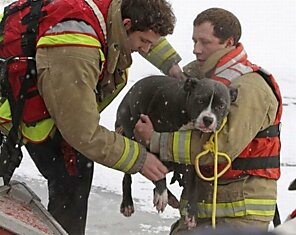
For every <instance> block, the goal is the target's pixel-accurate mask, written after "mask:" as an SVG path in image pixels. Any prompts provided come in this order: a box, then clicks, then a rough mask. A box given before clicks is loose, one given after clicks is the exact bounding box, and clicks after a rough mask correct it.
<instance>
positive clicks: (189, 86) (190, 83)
mask: <svg viewBox="0 0 296 235" xmlns="http://www.w3.org/2000/svg"><path fill="white" fill-rule="evenodd" d="M197 85H198V80H197V79H196V78H187V79H186V80H185V82H184V90H185V91H186V92H191V91H192V90H193V89H194V88H195V87H196V86H197Z"/></svg>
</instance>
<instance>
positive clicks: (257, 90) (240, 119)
mask: <svg viewBox="0 0 296 235" xmlns="http://www.w3.org/2000/svg"><path fill="white" fill-rule="evenodd" d="M232 84H233V85H234V86H236V87H237V88H238V97H237V99H236V101H235V102H234V103H233V104H232V105H231V107H230V113H229V115H228V121H227V123H226V125H225V126H224V127H223V129H222V131H221V132H220V134H219V135H218V146H219V151H220V152H224V153H227V154H228V155H229V156H230V157H231V158H232V160H234V159H235V158H236V157H237V156H239V154H240V153H241V152H242V151H243V150H244V148H245V147H246V146H247V145H248V144H249V143H250V142H251V141H252V139H253V138H254V137H255V136H256V134H257V133H258V132H259V131H261V130H264V129H265V128H267V127H268V126H270V125H272V124H273V123H274V120H275V117H276V113H277V109H278V101H277V99H276V97H275V95H274V94H273V92H272V90H271V88H270V87H269V86H268V85H267V83H266V82H265V81H264V79H263V78H261V77H260V75H258V74H257V73H251V74H247V75H244V76H242V77H240V78H238V79H236V80H235V81H234V82H233V83H232ZM209 137H210V135H209V134H204V133H201V132H200V131H179V132H174V133H155V134H154V135H153V137H152V140H151V144H153V145H154V146H151V147H152V149H153V151H152V152H159V153H160V158H161V160H163V161H174V162H178V163H183V164H194V162H195V157H196V156H197V154H199V153H200V152H202V151H203V150H204V149H203V146H204V144H205V143H206V142H207V141H208V139H209ZM212 160H213V157H212V156H210V155H209V154H208V155H205V156H204V157H202V158H201V159H200V164H201V165H204V164H212V163H213V161H212ZM219 160H220V162H221V161H223V159H222V160H221V159H220V158H219Z"/></svg>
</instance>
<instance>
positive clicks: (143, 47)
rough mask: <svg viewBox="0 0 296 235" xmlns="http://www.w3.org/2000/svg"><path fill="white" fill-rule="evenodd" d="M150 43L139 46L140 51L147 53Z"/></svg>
mask: <svg viewBox="0 0 296 235" xmlns="http://www.w3.org/2000/svg"><path fill="white" fill-rule="evenodd" d="M151 45H152V44H151V43H145V44H144V45H143V46H142V47H141V51H142V52H144V53H148V52H149V50H150V48H151Z"/></svg>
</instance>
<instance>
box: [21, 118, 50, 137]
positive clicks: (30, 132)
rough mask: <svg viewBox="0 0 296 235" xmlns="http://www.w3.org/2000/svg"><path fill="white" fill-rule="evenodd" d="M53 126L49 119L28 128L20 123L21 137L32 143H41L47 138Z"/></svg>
mask: <svg viewBox="0 0 296 235" xmlns="http://www.w3.org/2000/svg"><path fill="white" fill-rule="evenodd" d="M54 126H55V125H54V121H53V120H52V119H51V118H48V119H45V120H42V121H39V122H37V123H36V125H35V126H30V127H29V126H26V125H25V124H24V123H22V124H21V128H22V135H23V136H24V137H25V138H26V139H28V140H30V141H32V142H43V141H44V140H46V139H47V138H48V136H49V135H50V133H51V131H52V129H53V128H54Z"/></svg>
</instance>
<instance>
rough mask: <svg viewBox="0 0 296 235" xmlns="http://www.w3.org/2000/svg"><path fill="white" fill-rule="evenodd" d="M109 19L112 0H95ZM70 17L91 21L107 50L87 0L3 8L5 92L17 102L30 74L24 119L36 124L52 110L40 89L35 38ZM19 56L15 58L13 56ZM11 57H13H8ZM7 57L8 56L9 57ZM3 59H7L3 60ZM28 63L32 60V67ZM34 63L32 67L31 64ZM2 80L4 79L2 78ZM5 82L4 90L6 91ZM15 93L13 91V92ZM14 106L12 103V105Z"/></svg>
mask: <svg viewBox="0 0 296 235" xmlns="http://www.w3.org/2000/svg"><path fill="white" fill-rule="evenodd" d="M92 1H93V2H94V3H95V5H96V6H97V7H98V8H99V10H100V12H101V13H102V15H103V18H104V21H105V22H106V21H107V13H108V8H109V6H110V3H111V0H92ZM67 19H72V20H73V19H74V20H81V21H84V22H86V23H87V24H89V25H91V26H92V28H93V29H94V30H95V32H96V34H97V35H98V39H99V41H100V42H101V44H102V47H103V51H106V39H105V37H106V35H104V32H103V30H102V29H101V26H100V23H99V20H98V18H97V17H96V15H95V13H94V11H93V9H92V8H91V7H90V6H89V5H88V3H87V1H85V0H63V1H55V0H37V1H29V0H19V1H17V2H14V3H12V4H10V5H9V6H7V7H6V8H5V9H4V16H3V19H2V22H1V25H0V33H1V32H2V33H1V34H2V35H3V40H2V42H0V58H1V61H2V62H1V68H2V69H1V71H2V74H3V76H2V77H4V76H6V77H7V79H8V81H9V84H6V85H5V84H4V87H7V86H9V85H10V87H11V88H10V89H8V91H7V89H6V91H4V93H6V94H1V95H2V96H6V97H9V96H10V100H12V102H9V103H10V106H12V104H11V103H14V102H17V101H18V99H19V97H20V96H21V95H22V94H21V92H22V91H21V88H22V84H23V81H24V80H25V78H26V77H28V75H29V77H30V82H28V85H27V86H29V87H28V89H27V94H26V98H25V101H24V107H23V111H22V120H23V122H24V123H27V124H34V123H36V122H37V121H40V120H42V119H45V118H49V113H48V111H47V109H46V107H45V104H44V101H43V99H42V97H41V96H40V95H39V93H38V89H37V85H36V84H37V80H36V79H37V77H36V69H35V66H34V65H35V63H28V57H32V58H29V60H31V62H32V61H34V57H35V52H36V42H37V41H38V39H39V38H40V37H42V35H43V34H44V33H45V32H46V31H47V30H49V29H50V27H52V26H54V25H56V24H57V23H59V22H62V21H64V20H67ZM14 57H16V58H14ZM8 58H10V59H8ZM7 59H8V60H7ZM4 60H6V61H5V63H4ZM29 64H31V65H30V66H31V67H30V68H29V66H28V65H29ZM32 64H33V67H32ZM2 80H3V79H2ZM2 88H3V86H2V87H1V92H2V93H3V89H2ZM10 93H12V94H10ZM11 108H12V110H13V107H11Z"/></svg>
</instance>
